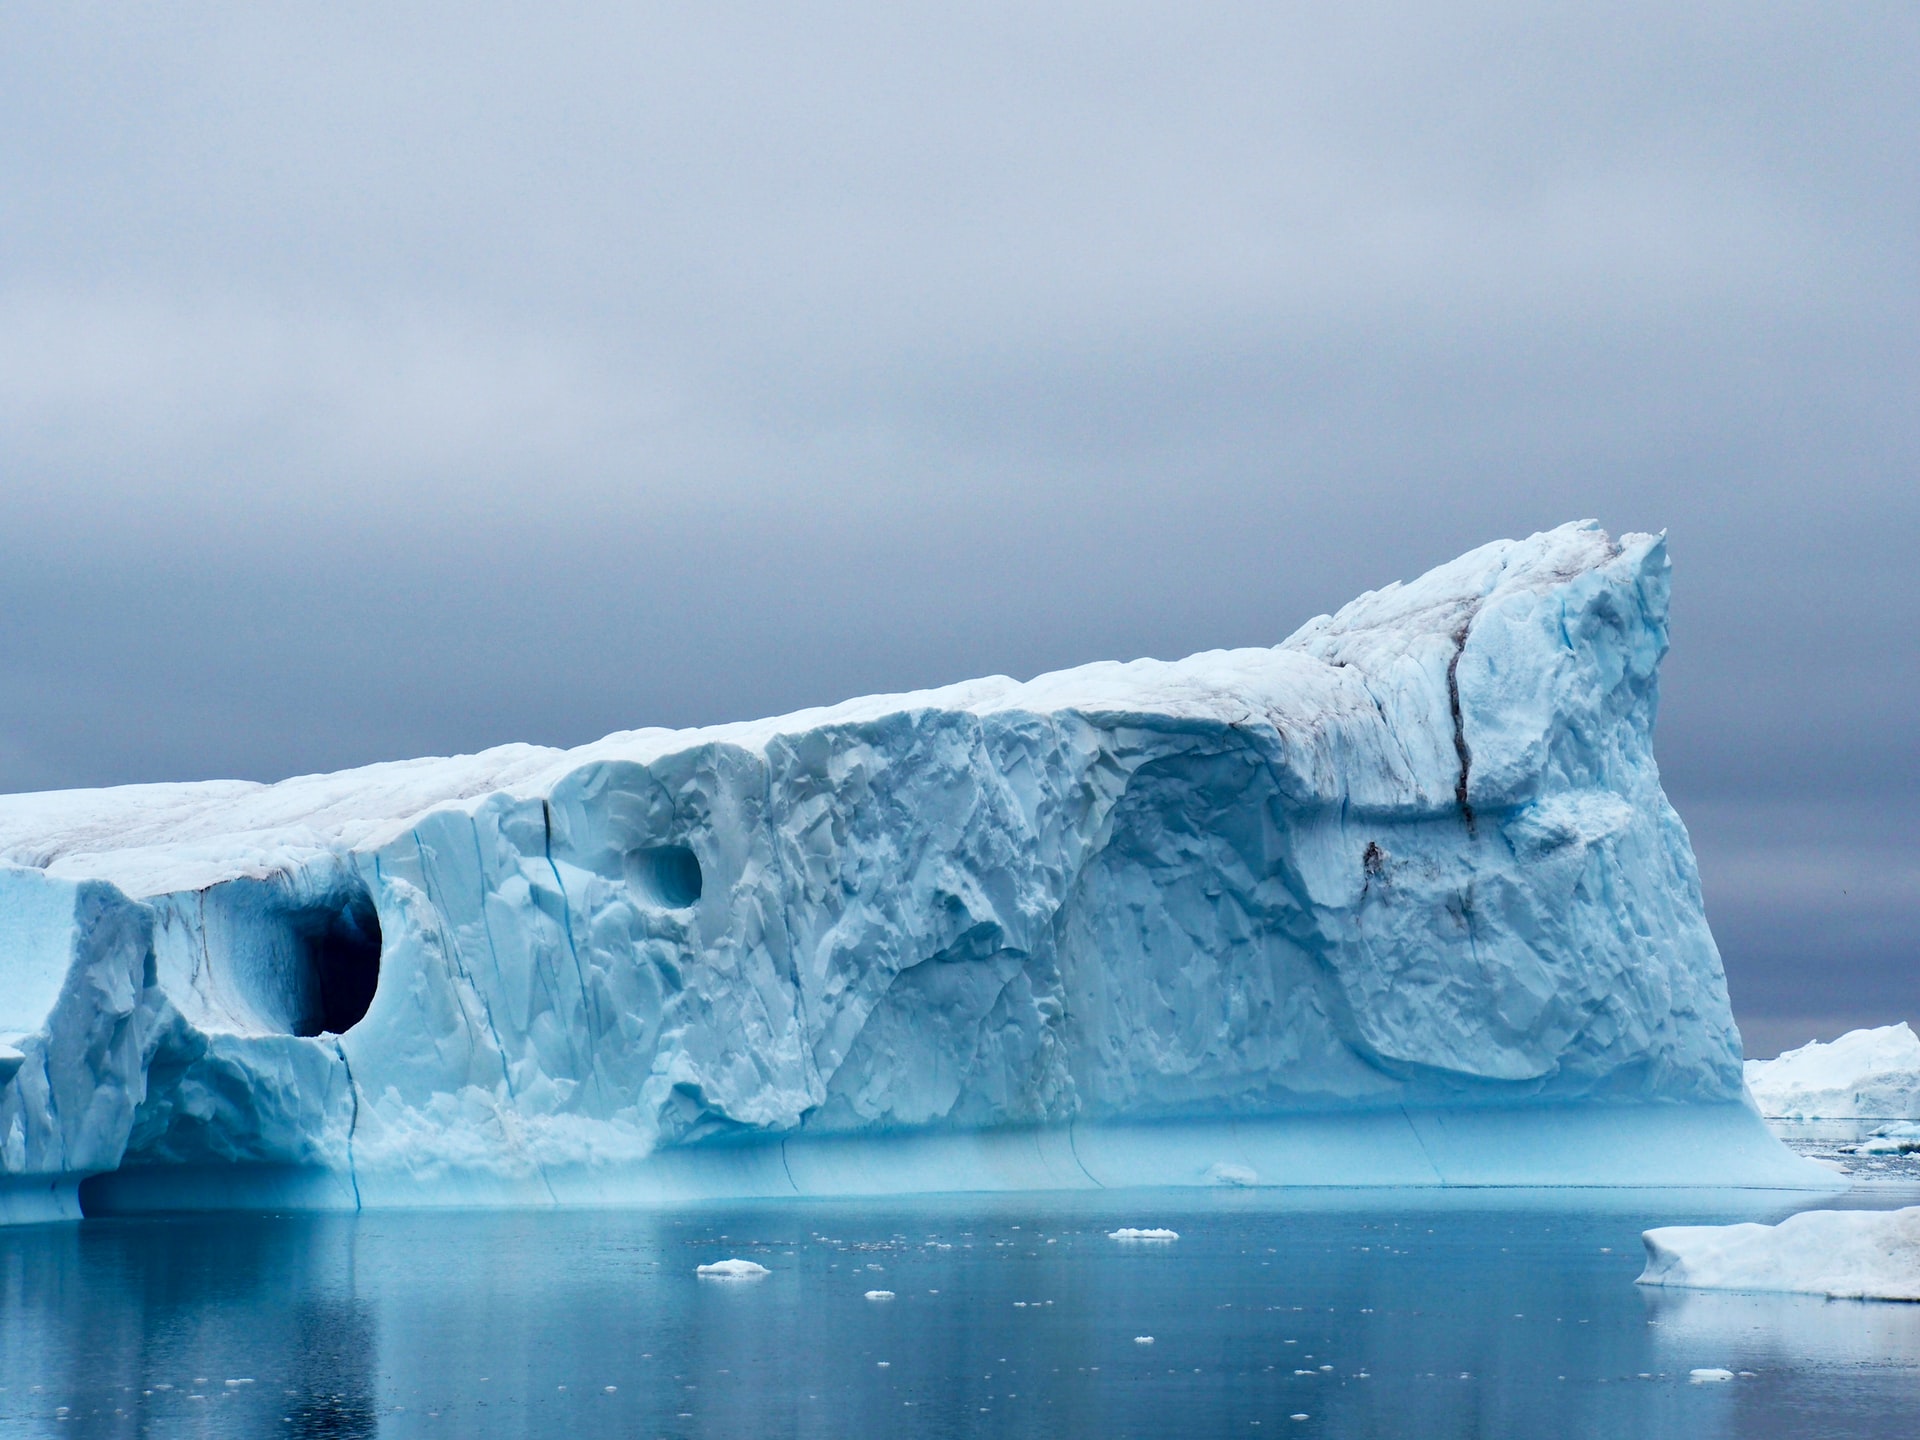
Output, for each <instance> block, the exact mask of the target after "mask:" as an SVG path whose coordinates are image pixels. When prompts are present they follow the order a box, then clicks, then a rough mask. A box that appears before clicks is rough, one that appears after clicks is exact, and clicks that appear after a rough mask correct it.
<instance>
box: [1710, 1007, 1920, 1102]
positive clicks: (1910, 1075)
mask: <svg viewBox="0 0 1920 1440" xmlns="http://www.w3.org/2000/svg"><path fill="white" fill-rule="evenodd" d="M1746 1076H1747V1085H1748V1088H1749V1089H1750V1090H1751V1091H1752V1092H1753V1098H1754V1101H1755V1103H1756V1104H1758V1105H1759V1107H1760V1113H1761V1114H1763V1115H1767V1116H1771V1117H1774V1118H1778V1119H1783V1120H1914V1119H1920V1036H1916V1035H1915V1034H1914V1033H1913V1030H1912V1028H1911V1027H1910V1026H1909V1025H1908V1024H1907V1023H1906V1022H1905V1021H1904V1020H1903V1021H1901V1022H1900V1023H1899V1024H1897V1025H1882V1026H1879V1027H1877V1028H1874V1029H1870V1030H1849V1031H1848V1032H1847V1033H1846V1034H1845V1035H1842V1036H1841V1037H1840V1038H1839V1039H1838V1040H1834V1041H1831V1042H1827V1043H1823V1042H1821V1041H1818V1040H1815V1041H1812V1042H1811V1043H1809V1044H1806V1045H1802V1046H1801V1047H1800V1048H1799V1049H1798V1050H1789V1051H1787V1052H1786V1053H1785V1054H1784V1055H1781V1056H1779V1057H1778V1058H1777V1059H1773V1060H1749V1061H1747V1062H1746Z"/></svg>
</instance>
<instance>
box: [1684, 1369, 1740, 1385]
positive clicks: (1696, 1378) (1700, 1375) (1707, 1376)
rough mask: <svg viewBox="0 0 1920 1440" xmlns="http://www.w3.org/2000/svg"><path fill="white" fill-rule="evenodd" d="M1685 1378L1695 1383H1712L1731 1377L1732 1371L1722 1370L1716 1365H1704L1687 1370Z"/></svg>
mask: <svg viewBox="0 0 1920 1440" xmlns="http://www.w3.org/2000/svg"><path fill="white" fill-rule="evenodd" d="M1687 1379H1689V1380H1691V1381H1692V1382H1693V1383H1694V1384H1696V1385H1714V1384H1718V1383H1719V1382H1720V1381H1722V1380H1731V1379H1733V1371H1731V1370H1722V1369H1720V1368H1719V1367H1718V1366H1716V1365H1705V1366H1702V1367H1701V1368H1700V1369H1698V1370H1689V1371H1688V1372H1687Z"/></svg>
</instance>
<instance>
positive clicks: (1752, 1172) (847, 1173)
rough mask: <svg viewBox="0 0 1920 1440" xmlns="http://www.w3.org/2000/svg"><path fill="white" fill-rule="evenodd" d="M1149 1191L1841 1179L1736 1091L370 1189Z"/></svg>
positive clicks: (192, 1200)
mask: <svg viewBox="0 0 1920 1440" xmlns="http://www.w3.org/2000/svg"><path fill="white" fill-rule="evenodd" d="M1137 1186H1169V1187H1198V1186H1214V1187H1217V1186H1257V1187H1262V1188H1288V1189H1308V1188H1314V1189H1420V1190H1457V1189H1483V1188H1502V1189H1531V1190H1564V1189H1574V1188H1587V1189H1632V1190H1644V1189H1665V1188H1686V1189H1716V1190H1717V1189H1734V1188H1741V1189H1768V1190H1785V1191H1802V1192H1807V1193H1816V1194H1832V1193H1835V1192H1837V1191H1841V1190H1845V1189H1846V1188H1847V1181H1846V1180H1845V1179H1844V1178H1842V1177H1841V1176H1838V1175H1836V1174H1834V1173H1833V1172H1832V1171H1830V1170H1826V1169H1823V1168H1822V1167H1820V1166H1818V1165H1815V1164H1813V1163H1812V1162H1811V1161H1806V1160H1802V1159H1800V1158H1799V1157H1797V1156H1795V1155H1793V1154H1792V1153H1791V1152H1790V1151H1788V1150H1786V1149H1785V1148H1784V1147H1782V1146H1781V1145H1780V1144H1779V1143H1778V1142H1777V1141H1775V1140H1774V1139H1773V1137H1772V1136H1771V1135H1770V1134H1769V1133H1768V1132H1767V1129H1766V1127H1765V1125H1764V1124H1763V1123H1762V1122H1761V1120H1760V1119H1759V1117H1758V1116H1756V1115H1755V1114H1754V1113H1753V1112H1752V1111H1751V1110H1749V1109H1747V1108H1746V1107H1745V1106H1742V1105H1633V1106H1565V1107H1550V1108H1543V1109H1537V1110H1514V1109H1507V1108H1499V1109H1456V1110H1444V1111H1443V1110H1419V1109H1412V1108H1398V1107H1396V1108H1394V1109H1391V1110H1378V1111H1365V1112H1360V1113H1354V1114H1345V1115H1325V1114H1322V1115H1292V1116H1278V1117H1266V1118H1261V1119H1250V1120H1201V1121H1179V1122H1174V1121H1169V1122H1164V1123H1158V1124H1137V1125H1136V1124H1086V1123H1075V1124H1070V1125H1056V1126H1025V1127H1016V1128H1006V1129H998V1130H975V1131H947V1132H919V1133H913V1132H902V1133H893V1134H887V1135H858V1136H853V1135H848V1136H817V1137H816V1136H794V1137H790V1138H788V1139H785V1140H779V1141H774V1140H758V1141H749V1142H742V1143H737V1144H708V1145H699V1146H682V1147H677V1148H674V1149H669V1150H662V1151H659V1152H656V1153H655V1154H653V1155H650V1156H648V1157H646V1158H644V1159H642V1160H638V1161H634V1162H631V1163H629V1164H624V1165H618V1166H606V1167H597V1168H588V1167H571V1168H563V1169H556V1170H548V1171H544V1172H543V1173H542V1174H541V1175H539V1176H537V1177H536V1176H533V1175H531V1174H527V1173H518V1174H503V1173H499V1172H497V1171H492V1170H473V1171H466V1172H462V1173H458V1174H448V1175H444V1176H442V1177H441V1178H440V1180H439V1182H438V1183H436V1184H435V1185H432V1186H421V1185H418V1184H415V1183H412V1182H411V1181H410V1180H408V1179H406V1178H403V1177H391V1178H389V1179H387V1180H381V1179H378V1178H370V1177H365V1176H363V1177H362V1179H361V1189H362V1192H363V1195H362V1202H363V1203H365V1204H366V1205H369V1206H374V1207H379V1208H405V1207H427V1206H529V1205H531V1206H592V1205H633V1204H661V1203H675V1202H681V1201H692V1200H707V1199H729V1198H762V1197H764V1198H774V1197H779V1196H868V1195H872V1196H878V1195H905V1194H931V1193H941V1192H967V1191H1011V1190H1090V1189H1121V1188H1129V1187H1137ZM80 1198H81V1202H82V1203H83V1204H84V1206H85V1209H86V1212H87V1213H88V1214H90V1215H109V1214H133V1213H142V1212H149V1211H167V1210H220V1209H240V1210H255V1209H333V1210H351V1209H354V1208H355V1206H356V1199H355V1196H354V1194H353V1192H352V1190H350V1189H349V1188H348V1187H347V1186H345V1185H344V1184H343V1183H341V1181H340V1178H339V1177H338V1176H337V1175H334V1174H332V1173H330V1172H325V1171H318V1170H313V1169H295V1168H289V1167H254V1168H240V1169H235V1168H233V1167H217V1168H203V1169H197V1170H195V1169H183V1168H161V1167H153V1168H146V1169H127V1170H120V1171H116V1172H112V1173H109V1174H105V1175H100V1176H96V1177H94V1178H93V1179H91V1180H89V1181H87V1182H86V1183H85V1185H83V1186H82V1187H81V1197H80Z"/></svg>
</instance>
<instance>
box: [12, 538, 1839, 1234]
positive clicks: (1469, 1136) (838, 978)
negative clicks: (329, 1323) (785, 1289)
mask: <svg viewBox="0 0 1920 1440" xmlns="http://www.w3.org/2000/svg"><path fill="white" fill-rule="evenodd" d="M1667 588H1668V567H1667V557H1666V549H1665V544H1664V541H1663V540H1662V539H1661V538H1659V537H1655V536H1645V535H1629V536H1625V537H1623V538H1622V539H1620V540H1619V541H1614V540H1612V539H1610V538H1609V537H1608V536H1607V535H1606V534H1605V533H1604V532H1602V531H1601V530H1600V529H1598V528H1597V527H1595V526H1593V525H1591V524H1587V525H1569V526H1563V527H1561V528H1560V529H1558V530H1554V531H1551V532H1548V533H1545V534H1541V535H1536V536H1534V537H1532V538H1531V539H1528V540H1523V541H1517V542H1515V541H1503V542H1499V543H1496V544H1492V545H1488V546H1485V547H1483V548H1481V549H1479V550H1476V551H1474V552H1472V553H1471V554H1469V555H1466V556H1464V557H1462V558H1461V559H1459V560H1456V561H1454V562H1453V563H1451V564H1449V565H1446V566H1443V567H1441V568H1440V569H1438V570H1435V571H1433V572H1431V573H1430V574H1428V575H1426V576H1424V577H1422V578H1421V579H1419V580H1417V581H1414V582H1413V583H1411V584H1406V585H1398V584H1396V585H1391V586H1389V587H1387V588H1386V589H1384V590H1381V591H1377V592H1374V593H1371V594H1368V595H1364V596H1362V597H1361V598H1360V599H1358V600H1356V601H1354V602H1353V603H1352V604H1350V605H1348V606H1347V607H1346V608H1345V609H1343V610H1342V611H1340V613H1339V614H1337V615H1334V616H1322V617H1320V618H1319V619H1316V620H1314V621H1311V622H1309V623H1308V624H1307V625H1305V626H1303V627H1302V628H1301V629H1300V630H1299V631H1297V632H1296V633H1295V634H1294V635H1293V636H1291V637H1290V638H1289V639H1287V640H1286V641H1284V642H1283V643H1282V644H1280V645H1278V646H1276V647H1274V648H1272V649H1259V650H1235V651H1214V652H1210V653H1208V654H1203V655H1196V656H1193V657H1191V658H1189V659H1187V660H1183V661H1178V662H1172V663H1168V662H1163V661H1157V660H1138V661H1134V662H1132V663H1128V664H1118V663H1102V664H1095V665H1088V666H1083V667H1081V668H1079V669H1076V670H1068V671H1062V672H1059V673H1057V674H1051V675H1043V676H1041V677H1039V678H1038V679H1035V680H1032V681H1029V682H1027V683H1024V684H1021V683H1017V682H1015V681H1012V680H1009V679H1006V678H1004V677H994V678H990V679H985V680H976V681H970V682H967V683H965V684H961V685H956V686H951V687H948V688H946V689H943V690H932V691H923V692H919V693H915V694H910V695H894V696H879V697H872V698H868V699H862V700H855V701H850V702H848V703H846V704H844V705H840V706H836V707H834V708H831V709H824V710H812V711H806V712H802V713H800V714H797V715H790V716H787V717H784V718H782V719H775V720H764V721H758V722H753V723H749V724H738V725H725V726H718V727H714V728H711V729H705V730H688V731H669V730H639V731H631V732H627V733H623V734H617V735H613V736H609V737H608V738H607V739H605V740H602V741H599V742H597V743H595V744H592V745H587V746H584V747H582V748H580V749H577V750H571V751H560V750H550V749H542V748H539V747H535V746H529V745H514V746H505V747H501V748H499V749H496V750H490V751H486V752H484V753H482V754H479V755H472V756H464V757H460V758H455V759H445V760H414V761H405V762H398V763H393V764H383V765H373V766H369V767H367V768H365V769H361V770H353V771H345V772H342V773H339V774H334V775H316V776H303V777H300V778H297V779H292V780H286V781H282V782H280V783H279V784H274V785H258V784H250V783H242V782H237V781H226V782H214V783H206V784H181V785H141V786H128V787H123V788H119V789H111V790H94V791H67V792H57V793H46V794H31V795H16V796H9V797H4V798H0V1081H3V1082H5V1084H4V1089H0V1171H3V1172H4V1174H5V1176H7V1177H9V1178H8V1180H7V1182H6V1188H4V1189H0V1213H4V1214H5V1215H10V1216H13V1217H15V1218H36V1217H39V1216H42V1215H46V1214H56V1213H67V1214H71V1213H75V1209H76V1205H77V1203H78V1197H77V1192H76V1189H75V1186H76V1184H77V1182H78V1181H80V1180H81V1179H83V1178H85V1177H95V1178H93V1179H92V1180H91V1181H90V1183H89V1189H88V1192H87V1197H86V1198H87V1203H88V1204H89V1206H90V1207H93V1208H97V1209H102V1210H106V1209H114V1208H140V1207H144V1206H153V1205H166V1206H180V1205H215V1204H220V1205H235V1206H245V1205H261V1204H267V1205H273V1206H276V1207H286V1206H296V1205H305V1206H356V1205H403V1204H436V1203H447V1204H455V1203H465V1204H474V1203H489V1204H502V1203H531V1204H549V1203H559V1202H572V1201H603V1202H604V1201H609V1200H620V1199H629V1198H646V1197H669V1196H677V1195H691V1194H763V1193H789V1194H790V1193H794V1192H796V1191H799V1192H811V1193H821V1192H838V1193H848V1192H867V1193H873V1192H886V1191H907V1190H937V1189H967V1188H999V1187H1015V1186H1053V1187H1057V1186H1066V1185H1092V1184H1128V1183H1159V1184H1206V1183H1214V1182H1216V1181H1217V1180H1218V1178H1219V1177H1221V1176H1228V1175H1230V1176H1233V1177H1235V1178H1236V1179H1237V1178H1240V1177H1259V1178H1260V1179H1261V1180H1262V1181H1263V1182H1264V1183H1269V1184H1298V1183H1339V1184H1444V1183H1456V1182H1458V1183H1518V1184H1541V1183H1544V1184H1556V1183H1583V1184H1647V1183H1691V1182H1694V1181H1706V1182H1711V1183H1743V1182H1744V1183H1768V1184H1785V1185H1797V1184H1813V1185H1820V1184H1822V1183H1825V1184H1827V1185H1829V1186H1830V1185H1832V1184H1834V1183H1837V1182H1834V1181H1833V1180H1832V1177H1831V1176H1824V1175H1821V1176H1819V1177H1818V1178H1809V1177H1813V1176H1815V1175H1816V1173H1817V1172H1816V1171H1815V1170H1814V1168H1813V1167H1808V1166H1805V1165H1802V1164H1801V1163H1800V1162H1798V1161H1797V1160H1794V1159H1793V1158H1792V1157H1791V1156H1790V1155H1789V1154H1788V1153H1787V1152H1786V1151H1785V1150H1784V1149H1783V1148H1782V1147H1780V1146H1779V1145H1778V1144H1777V1143H1776V1142H1774V1141H1772V1140H1771V1139H1770V1138H1769V1137H1767V1136H1766V1135H1765V1134H1764V1132H1763V1129H1762V1127H1761V1126H1760V1124H1759V1121H1758V1119H1757V1117H1756V1116H1755V1115H1754V1114H1753V1112H1752V1110H1751V1108H1750V1106H1748V1105H1747V1104H1746V1103H1745V1101H1744V1097H1743V1092H1742V1085H1741V1069H1740V1060H1739V1056H1740V1043H1739V1037H1738V1035H1737V1033H1736V1031H1735V1029H1734V1025H1733V1020H1732V1017H1731V1014H1730V1013H1729V1010H1728V1005H1727V994H1726V986H1725V982H1724V979H1723V977H1722V973H1721V968H1720V961H1719V956H1718V954H1717V952H1716V951H1715V948H1714V944H1713V939H1712V936H1711V935H1710V934H1709V932H1708V930H1707V925H1706V920H1705V917H1704V915H1703V913H1702V909H1701V901H1700V888H1699V882H1698V879H1697V876H1696V871H1695V867H1694V860H1693V854H1692V851H1691V849H1690V847H1689V845H1688V841H1687V835H1686V831H1685V829H1684V828H1683V827H1682V825H1681V823H1680V820H1679V817H1678V816H1676V815H1675V814H1674V812H1673V810H1672V808H1671V807H1670V806H1669V805H1668V803H1667V800H1666V797H1665V796H1664V794H1663V793H1662V791H1661V789H1660V782H1659V774H1658V771H1657V769H1656V767H1655V764H1654V760H1653V754H1652V748H1651V729H1652V724H1653V717H1654V710H1655V702H1656V685H1655V677H1656V670H1657V667H1658V664H1659V661H1660V659H1661V657H1662V655H1663V654H1664V653H1665V649H1666V643H1667ZM376 980H377V984H376ZM369 1002H370V1003H369ZM363 1012H364V1013H363Z"/></svg>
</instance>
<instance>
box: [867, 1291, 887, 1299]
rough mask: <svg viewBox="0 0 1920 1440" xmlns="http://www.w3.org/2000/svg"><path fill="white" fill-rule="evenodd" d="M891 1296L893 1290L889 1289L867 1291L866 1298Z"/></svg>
mask: <svg viewBox="0 0 1920 1440" xmlns="http://www.w3.org/2000/svg"><path fill="white" fill-rule="evenodd" d="M892 1298H893V1291H891V1290H869V1291H867V1299H869V1300H891V1299H892Z"/></svg>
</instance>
